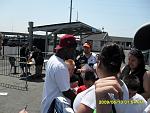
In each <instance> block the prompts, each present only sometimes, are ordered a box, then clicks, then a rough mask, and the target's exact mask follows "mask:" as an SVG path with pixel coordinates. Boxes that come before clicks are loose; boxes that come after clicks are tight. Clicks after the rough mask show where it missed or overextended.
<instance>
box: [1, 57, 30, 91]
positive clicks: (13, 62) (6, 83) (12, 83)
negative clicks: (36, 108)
mask: <svg viewBox="0 0 150 113" xmlns="http://www.w3.org/2000/svg"><path fill="white" fill-rule="evenodd" d="M21 67H23V68H24V71H23V70H22V68H21ZM23 76H24V77H27V76H28V65H27V60H26V58H23V57H22V58H21V57H17V56H8V55H7V56H1V57H0V86H3V87H7V88H12V89H18V90H28V83H27V80H26V79H24V80H20V78H21V77H23Z"/></svg>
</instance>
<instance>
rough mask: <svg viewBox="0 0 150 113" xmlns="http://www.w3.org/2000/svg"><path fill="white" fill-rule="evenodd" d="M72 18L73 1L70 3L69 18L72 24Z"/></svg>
mask: <svg viewBox="0 0 150 113" xmlns="http://www.w3.org/2000/svg"><path fill="white" fill-rule="evenodd" d="M71 18H72V0H71V1H70V18H69V22H70V23H71Z"/></svg>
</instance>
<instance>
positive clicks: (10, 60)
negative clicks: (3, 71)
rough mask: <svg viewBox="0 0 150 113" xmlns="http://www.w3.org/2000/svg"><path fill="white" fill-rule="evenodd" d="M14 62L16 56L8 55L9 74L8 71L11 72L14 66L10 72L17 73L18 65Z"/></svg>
mask: <svg viewBox="0 0 150 113" xmlns="http://www.w3.org/2000/svg"><path fill="white" fill-rule="evenodd" d="M15 62H16V58H15V57H9V63H10V66H11V68H10V72H9V75H10V73H11V71H12V68H13V67H14V73H12V74H17V72H16V68H17V67H18V66H17V65H16V63H15Z"/></svg>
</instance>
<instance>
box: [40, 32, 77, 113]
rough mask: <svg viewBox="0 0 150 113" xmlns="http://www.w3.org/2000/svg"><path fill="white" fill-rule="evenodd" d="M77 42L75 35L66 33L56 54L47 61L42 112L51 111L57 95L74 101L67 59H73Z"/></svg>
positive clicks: (47, 112) (57, 47)
mask: <svg viewBox="0 0 150 113" xmlns="http://www.w3.org/2000/svg"><path fill="white" fill-rule="evenodd" d="M76 46H77V43H76V40H75V37H74V36H73V35H64V36H63V37H61V38H60V42H59V45H57V46H56V48H55V50H56V53H55V55H52V56H51V57H50V59H49V60H48V62H47V67H46V77H45V82H44V88H43V99H42V106H41V107H42V108H41V113H49V112H50V111H49V110H50V108H51V106H52V105H53V104H52V102H53V100H54V99H55V98H56V97H59V96H63V97H67V98H68V99H70V100H71V102H73V100H74V98H75V96H76V95H75V93H73V91H71V90H70V80H69V72H68V68H67V65H66V64H65V62H64V61H65V60H67V59H73V58H74V55H75V49H76Z"/></svg>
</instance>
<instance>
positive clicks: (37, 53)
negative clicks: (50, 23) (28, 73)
mask: <svg viewBox="0 0 150 113" xmlns="http://www.w3.org/2000/svg"><path fill="white" fill-rule="evenodd" d="M32 58H34V61H35V78H39V77H41V76H42V67H43V63H44V58H43V54H42V52H41V50H40V49H38V48H37V47H35V46H34V47H33V53H32V56H31V57H30V58H29V60H31V59H32Z"/></svg>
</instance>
